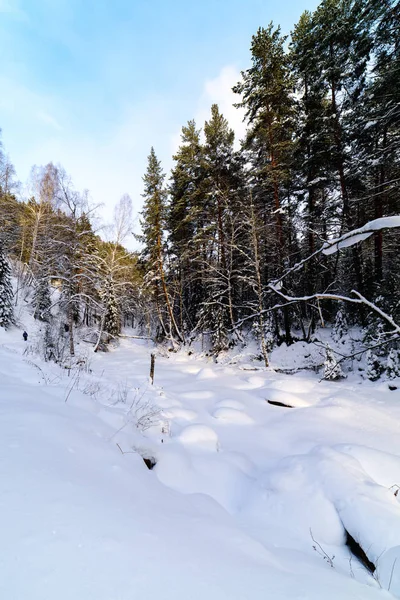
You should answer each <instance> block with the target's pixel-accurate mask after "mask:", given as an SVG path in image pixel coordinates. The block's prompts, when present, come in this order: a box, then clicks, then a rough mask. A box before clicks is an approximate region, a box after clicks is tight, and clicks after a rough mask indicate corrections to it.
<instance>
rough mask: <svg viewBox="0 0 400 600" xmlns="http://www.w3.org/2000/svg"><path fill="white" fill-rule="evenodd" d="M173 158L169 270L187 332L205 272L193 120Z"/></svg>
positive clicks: (200, 171) (199, 151)
mask: <svg viewBox="0 0 400 600" xmlns="http://www.w3.org/2000/svg"><path fill="white" fill-rule="evenodd" d="M173 159H174V161H175V165H174V167H173V169H172V173H171V183H170V186H169V194H170V204H169V210H168V214H167V231H168V233H169V244H170V256H171V259H170V269H171V270H173V271H174V276H175V277H174V278H175V280H176V281H177V282H179V289H178V290H177V295H178V297H179V299H180V301H179V303H178V306H177V309H178V312H179V316H178V321H179V323H180V327H181V329H182V330H184V329H185V328H186V327H188V328H189V327H191V328H193V327H194V325H195V323H196V322H197V318H198V311H199V307H200V304H201V302H202V300H203V298H204V285H203V274H204V270H203V264H202V260H201V251H199V250H200V248H199V244H198V243H197V240H198V239H199V235H200V234H201V231H202V222H203V219H204V213H203V209H202V204H203V202H204V199H205V194H204V187H205V184H204V179H205V175H204V148H203V146H202V144H201V142H200V131H199V130H197V129H196V123H195V122H194V121H189V122H188V124H187V125H186V126H184V127H182V134H181V145H180V147H179V149H178V151H177V153H176V154H175V156H174V157H173Z"/></svg>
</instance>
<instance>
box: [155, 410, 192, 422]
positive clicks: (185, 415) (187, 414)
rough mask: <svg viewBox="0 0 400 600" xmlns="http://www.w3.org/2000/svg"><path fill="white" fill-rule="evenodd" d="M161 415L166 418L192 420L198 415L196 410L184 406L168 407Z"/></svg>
mask: <svg viewBox="0 0 400 600" xmlns="http://www.w3.org/2000/svg"><path fill="white" fill-rule="evenodd" d="M163 415H164V416H165V417H166V418H167V419H177V420H180V421H193V420H194V419H196V418H197V417H198V414H197V412H195V411H194V410H188V409H185V408H175V407H174V408H169V409H165V410H163Z"/></svg>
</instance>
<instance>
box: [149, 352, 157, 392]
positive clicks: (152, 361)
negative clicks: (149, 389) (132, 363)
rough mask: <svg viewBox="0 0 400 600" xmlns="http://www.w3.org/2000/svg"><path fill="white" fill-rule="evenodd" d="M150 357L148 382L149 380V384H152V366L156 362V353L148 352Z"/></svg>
mask: <svg viewBox="0 0 400 600" xmlns="http://www.w3.org/2000/svg"><path fill="white" fill-rule="evenodd" d="M150 359H151V362H150V382H151V385H153V383H154V366H155V364H156V355H155V354H153V353H151V354H150Z"/></svg>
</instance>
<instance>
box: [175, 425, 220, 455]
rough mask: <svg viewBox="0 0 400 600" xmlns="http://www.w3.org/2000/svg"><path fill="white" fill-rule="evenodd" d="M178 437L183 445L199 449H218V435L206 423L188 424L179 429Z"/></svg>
mask: <svg viewBox="0 0 400 600" xmlns="http://www.w3.org/2000/svg"><path fill="white" fill-rule="evenodd" d="M178 439H179V441H180V442H181V444H183V445H184V446H192V447H193V446H194V447H196V448H199V449H200V450H213V451H216V450H218V435H217V434H216V433H215V431H214V429H211V427H207V425H200V424H196V425H188V426H187V427H185V428H184V429H183V430H182V431H181V433H180V435H179V438H178Z"/></svg>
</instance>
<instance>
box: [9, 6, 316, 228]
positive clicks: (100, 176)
mask: <svg viewBox="0 0 400 600" xmlns="http://www.w3.org/2000/svg"><path fill="white" fill-rule="evenodd" d="M317 4H318V1H317V0H280V1H277V0H273V1H272V0H229V1H228V0H213V1H212V0H202V1H201V0H199V1H197V2H191V1H190V0H186V1H183V0H0V56H1V61H0V90H1V92H0V128H1V129H2V130H3V144H4V146H5V149H6V150H7V152H8V153H9V154H10V158H11V160H12V162H13V163H14V164H15V167H16V169H17V174H18V176H19V178H20V179H21V181H23V182H24V181H25V180H26V179H27V177H28V175H29V171H30V168H31V166H32V165H33V164H46V163H47V162H49V161H53V162H54V163H61V164H62V165H63V166H64V167H65V169H66V170H67V171H68V172H69V173H70V175H71V176H72V178H73V180H74V182H75V185H76V187H77V188H79V189H84V188H87V189H89V190H90V193H91V196H92V198H93V200H94V201H95V202H96V203H104V208H103V209H102V210H101V212H102V213H103V216H104V218H105V219H107V218H109V216H110V215H111V212H112V206H113V205H114V204H115V203H116V202H117V201H118V199H119V198H120V197H121V196H122V194H124V193H128V194H129V195H130V196H131V197H132V200H133V204H134V209H135V210H136V211H139V210H140V208H141V201H142V199H141V196H140V194H141V192H142V180H141V177H142V175H143V173H144V171H145V168H146V162H147V155H148V153H149V149H150V146H151V145H153V146H154V147H155V150H156V153H157V155H158V156H159V158H161V160H162V161H163V165H164V167H165V169H166V170H167V169H169V168H170V166H171V155H172V153H173V151H174V150H175V149H176V147H177V144H178V143H179V132H180V129H181V127H182V125H184V124H185V123H186V122H187V120H188V119H191V118H195V119H196V121H197V122H198V125H199V126H201V125H202V124H203V123H204V120H205V119H206V118H207V116H208V112H209V108H210V106H211V104H212V103H213V102H217V103H219V104H220V107H221V109H222V111H223V112H224V114H225V115H226V116H227V118H228V119H229V121H230V123H231V125H232V126H233V127H234V129H235V130H236V131H237V133H238V135H239V136H240V133H241V131H242V130H243V126H242V124H241V115H240V113H239V112H238V111H237V110H236V109H234V108H233V107H232V99H233V95H232V94H231V91H230V88H231V87H232V85H233V84H234V83H235V82H236V81H237V80H238V77H239V72H240V70H241V69H245V68H247V67H248V66H249V65H250V53H249V47H250V42H251V36H252V35H253V34H254V33H255V32H256V30H257V28H258V27H259V26H266V25H267V24H268V23H269V21H271V20H273V21H274V22H275V23H280V24H281V26H282V30H283V32H285V33H289V32H290V30H291V28H292V26H293V24H294V23H295V22H296V21H297V20H298V18H299V16H300V14H301V13H302V12H303V10H305V9H309V10H313V9H315V8H316V6H317Z"/></svg>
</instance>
